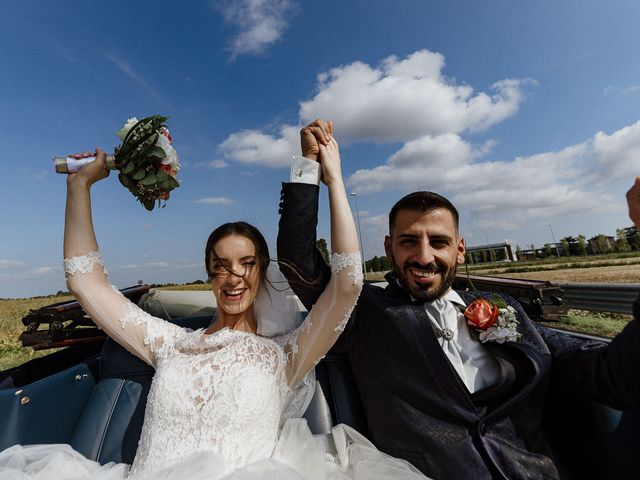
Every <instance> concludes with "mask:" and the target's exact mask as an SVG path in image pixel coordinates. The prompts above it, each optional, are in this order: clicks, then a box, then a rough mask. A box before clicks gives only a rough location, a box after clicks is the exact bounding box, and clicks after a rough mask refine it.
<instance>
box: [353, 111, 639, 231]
mask: <svg viewBox="0 0 640 480" xmlns="http://www.w3.org/2000/svg"><path fill="white" fill-rule="evenodd" d="M490 147H491V145H490V144H489V145H484V146H482V147H481V148H479V149H475V148H473V146H472V145H470V144H469V143H467V142H466V141H464V140H463V139H462V138H461V137H459V136H457V135H453V134H448V135H441V136H437V137H424V138H421V139H418V140H415V141H412V142H408V143H407V144H405V145H404V146H403V147H402V148H401V149H400V150H398V151H397V152H396V153H394V154H393V155H391V156H390V157H389V159H388V160H387V162H386V163H385V164H383V165H379V166H376V167H374V168H371V169H361V170H358V171H357V172H355V173H354V174H353V175H352V176H351V177H350V178H349V179H348V180H347V183H348V185H349V187H350V188H351V189H352V190H356V191H358V192H359V193H373V192H379V191H385V190H391V189H396V190H401V191H404V192H409V191H412V190H431V191H436V192H439V193H443V194H445V195H446V196H448V197H449V198H450V199H451V200H452V201H453V203H454V204H455V205H456V206H457V207H458V208H459V209H460V210H461V211H464V212H465V213H467V214H469V215H470V217H471V218H473V221H474V223H476V224H480V225H482V224H492V225H494V226H495V225H498V224H501V225H510V226H511V228H514V227H516V226H517V225H522V224H523V223H524V222H531V221H533V220H535V219H544V218H551V217H557V216H562V215H569V214H581V213H590V214H594V213H603V212H608V211H612V210H615V209H616V208H619V206H620V199H618V198H614V197H612V196H611V195H610V194H609V193H608V192H607V191H606V188H607V187H608V186H610V185H611V183H612V182H613V181H617V180H620V179H624V178H626V179H629V178H633V177H634V176H635V175H636V174H637V170H634V167H636V166H637V161H636V165H634V159H637V158H638V156H639V155H640V122H638V123H636V124H634V125H631V126H629V127H625V128H623V129H621V130H619V131H617V132H614V133H613V134H611V135H607V134H605V133H602V132H599V133H597V134H596V135H595V136H594V138H593V139H589V140H587V141H585V142H583V143H580V144H576V145H572V146H569V147H566V148H564V149H562V150H559V151H556V152H544V153H540V154H537V155H532V156H529V157H516V158H515V159H512V160H509V161H482V157H484V156H485V155H486V154H487V153H488V152H489V150H490Z"/></svg>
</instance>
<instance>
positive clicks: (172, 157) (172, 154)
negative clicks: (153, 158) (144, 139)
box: [156, 127, 180, 172]
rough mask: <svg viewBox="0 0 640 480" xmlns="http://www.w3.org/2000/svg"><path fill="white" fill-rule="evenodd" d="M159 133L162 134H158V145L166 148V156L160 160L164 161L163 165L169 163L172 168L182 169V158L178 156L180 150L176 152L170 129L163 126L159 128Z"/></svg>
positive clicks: (174, 169)
mask: <svg viewBox="0 0 640 480" xmlns="http://www.w3.org/2000/svg"><path fill="white" fill-rule="evenodd" d="M158 133H159V134H160V135H159V136H158V141H157V142H156V145H157V146H158V147H160V148H162V149H163V150H164V153H165V154H166V157H164V158H163V159H162V160H161V161H160V163H162V164H163V165H168V166H169V167H171V170H173V171H174V172H177V171H178V170H180V159H179V158H178V152H176V149H175V148H173V145H172V139H171V135H170V134H169V130H167V129H166V128H164V127H162V128H161V129H160V130H158Z"/></svg>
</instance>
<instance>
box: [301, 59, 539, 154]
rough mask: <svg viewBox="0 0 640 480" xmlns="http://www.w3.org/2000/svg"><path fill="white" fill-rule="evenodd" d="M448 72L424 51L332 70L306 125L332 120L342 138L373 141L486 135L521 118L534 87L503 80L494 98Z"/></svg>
mask: <svg viewBox="0 0 640 480" xmlns="http://www.w3.org/2000/svg"><path fill="white" fill-rule="evenodd" d="M443 67H444V57H443V56H442V55H441V54H439V53H434V52H430V51H428V50H419V51H417V52H414V53H412V54H411V55H409V56H407V57H406V58H404V59H398V58H397V57H396V56H391V57H388V58H386V59H384V60H383V61H382V62H381V65H380V66H378V67H372V66H370V65H367V64H365V63H362V62H353V63H351V64H348V65H345V66H341V67H336V68H333V69H331V70H330V71H329V72H327V73H323V74H321V75H320V76H319V77H318V82H319V85H318V93H317V94H316V96H315V97H314V98H312V99H311V100H309V101H306V102H302V104H301V106H300V118H301V122H302V123H307V122H309V121H312V120H313V119H315V118H326V119H332V120H334V121H335V125H336V129H339V132H340V138H342V139H356V140H374V141H409V140H412V139H415V138H418V137H422V136H425V135H441V134H445V133H461V132H464V131H481V130H486V129H487V128H489V127H490V126H492V125H494V124H496V123H498V122H500V121H502V120H504V119H505V118H507V117H509V116H511V115H513V114H514V113H516V112H517V110H518V108H519V106H520V103H521V102H522V97H523V95H522V91H521V87H522V84H523V82H532V81H531V80H524V81H523V80H515V79H506V80H501V81H498V82H496V83H494V84H493V85H492V86H491V91H492V94H491V95H489V94H487V93H484V92H475V91H474V89H473V88H472V87H471V86H469V85H457V84H455V83H454V82H453V81H452V80H450V79H447V78H446V77H444V76H443V74H442V69H443Z"/></svg>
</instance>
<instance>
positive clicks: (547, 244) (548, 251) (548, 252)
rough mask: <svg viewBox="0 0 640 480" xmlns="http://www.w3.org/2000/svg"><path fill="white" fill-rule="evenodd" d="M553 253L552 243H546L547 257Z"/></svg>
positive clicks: (545, 253) (545, 252) (545, 251)
mask: <svg viewBox="0 0 640 480" xmlns="http://www.w3.org/2000/svg"><path fill="white" fill-rule="evenodd" d="M552 254H553V252H552V250H551V244H550V243H545V244H544V256H545V257H550V256H551V255H552Z"/></svg>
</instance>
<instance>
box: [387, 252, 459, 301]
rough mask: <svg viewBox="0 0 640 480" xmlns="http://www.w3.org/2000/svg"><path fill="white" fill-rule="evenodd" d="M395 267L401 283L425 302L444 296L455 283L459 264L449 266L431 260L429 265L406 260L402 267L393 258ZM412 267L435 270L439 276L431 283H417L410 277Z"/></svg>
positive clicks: (415, 296)
mask: <svg viewBox="0 0 640 480" xmlns="http://www.w3.org/2000/svg"><path fill="white" fill-rule="evenodd" d="M393 267H394V270H395V272H396V278H397V279H398V282H399V283H400V285H402V287H403V288H404V289H405V290H407V291H408V292H409V293H410V294H411V296H412V297H413V298H416V299H418V300H422V301H423V302H432V301H434V300H437V299H438V298H441V297H442V296H444V294H445V293H447V291H448V290H449V288H451V285H453V281H454V280H455V278H456V270H457V265H453V266H451V267H447V266H446V265H442V264H438V263H436V262H431V263H429V264H427V265H421V264H419V263H417V262H405V264H404V265H403V266H402V267H400V266H399V265H398V264H397V263H396V262H395V259H393ZM410 268H417V269H421V270H431V271H434V272H436V274H437V276H438V277H439V278H436V280H435V281H434V283H432V284H431V285H421V284H417V283H415V282H412V281H411V280H410V279H409V273H408V271H409V269H410Z"/></svg>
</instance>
